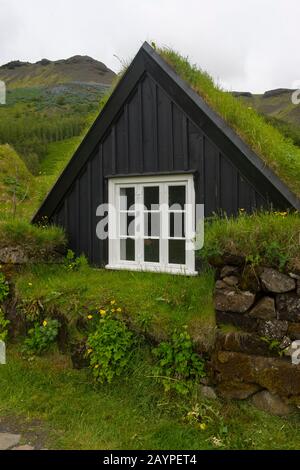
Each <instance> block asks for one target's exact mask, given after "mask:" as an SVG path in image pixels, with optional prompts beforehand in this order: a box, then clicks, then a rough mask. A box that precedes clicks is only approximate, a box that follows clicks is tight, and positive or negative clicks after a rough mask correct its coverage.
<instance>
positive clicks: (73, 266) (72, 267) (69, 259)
mask: <svg viewBox="0 0 300 470" xmlns="http://www.w3.org/2000/svg"><path fill="white" fill-rule="evenodd" d="M87 265H88V261H87V259H86V257H85V256H84V255H81V256H78V257H76V256H75V253H74V251H72V250H68V251H67V255H66V257H65V262H64V266H65V268H66V269H67V271H77V270H78V269H80V268H82V267H84V266H87Z"/></svg>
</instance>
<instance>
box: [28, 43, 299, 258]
mask: <svg viewBox="0 0 300 470" xmlns="http://www.w3.org/2000/svg"><path fill="white" fill-rule="evenodd" d="M184 172H188V173H193V174H194V181H195V190H196V202H197V203H203V204H204V205H205V213H206V215H207V216H209V215H211V214H212V213H214V212H220V211H224V212H226V213H227V214H228V215H230V214H236V213H237V212H238V209H239V208H244V209H245V210H247V211H249V212H250V211H252V210H255V209H258V208H267V207H270V204H272V205H273V207H275V208H278V209H286V208H290V207H295V208H297V209H299V208H300V203H299V200H298V199H297V198H296V197H295V196H294V195H293V194H292V193H291V192H290V191H289V189H288V188H287V187H286V185H285V184H284V183H282V181H281V180H280V179H279V178H278V177H277V176H276V175H275V174H274V173H273V172H272V171H271V170H270V169H268V168H267V167H266V166H265V164H264V162H263V161H262V160H261V159H260V158H259V157H258V156H257V155H256V154H255V153H254V152H253V151H252V150H250V149H249V147H247V146H246V145H245V143H244V142H243V141H242V140H241V139H240V138H239V137H238V136H237V134H236V133H235V132H234V131H232V130H231V129H230V128H229V127H228V126H227V125H226V124H225V122H224V121H223V120H222V119H221V118H220V117H219V116H218V115H217V114H216V113H215V112H213V111H212V110H211V108H210V107H209V106H208V105H207V104H206V103H205V102H204V101H203V99H202V98H201V97H199V96H198V95H197V94H196V93H195V92H194V91H193V90H191V89H190V88H189V87H188V85H187V84H186V83H185V82H183V81H182V80H181V79H180V78H179V77H178V76H177V75H176V74H175V73H174V71H173V70H172V69H171V68H170V67H169V66H168V65H167V64H166V63H165V61H164V60H163V59H162V58H161V57H160V56H159V55H158V54H157V53H156V52H155V51H154V50H153V49H152V48H151V47H150V46H149V45H148V44H147V43H145V44H144V45H143V46H142V48H141V49H140V51H139V52H138V54H137V55H136V57H135V59H134V60H133V62H132V63H131V65H130V66H129V68H128V70H127V71H126V73H125V74H124V76H123V78H122V79H121V81H120V83H119V84H118V86H117V87H116V89H115V90H114V92H113V94H112V95H111V97H110V99H109V100H108V102H107V104H106V106H105V108H104V109H103V111H102V112H101V114H100V116H99V117H98V118H97V120H96V121H95V123H94V124H93V126H92V127H91V129H90V131H89V132H88V134H87V136H86V137H85V139H84V140H83V142H82V144H81V145H80V146H79V148H78V150H77V151H76V153H75V154H74V156H73V158H72V159H71V161H70V163H69V164H68V165H67V167H66V169H65V170H64V172H63V173H62V175H61V176H60V178H59V179H58V181H57V183H56V184H55V185H54V187H53V189H52V191H51V192H50V193H49V195H48V196H47V198H46V199H45V201H44V203H43V204H42V206H41V208H40V209H39V211H38V212H37V214H36V215H35V217H34V219H33V221H34V222H38V221H39V220H41V219H42V218H43V217H47V218H48V219H49V220H50V221H52V222H55V223H58V224H60V225H62V226H63V227H65V228H66V231H67V233H68V234H69V237H70V245H71V248H72V249H73V250H74V251H75V252H76V253H77V254H79V253H82V252H83V253H85V254H86V255H87V256H88V258H89V259H90V261H92V262H94V263H96V264H103V263H105V262H107V243H106V242H101V241H99V240H98V239H97V237H96V233H95V228H96V224H97V222H98V221H99V217H97V216H96V209H97V207H98V206H99V204H101V203H105V202H107V198H108V195H107V190H108V179H109V178H112V177H114V176H123V175H124V176H125V175H128V176H129V175H130V176H132V175H141V174H143V175H146V174H148V175H152V174H164V173H165V174H172V173H184Z"/></svg>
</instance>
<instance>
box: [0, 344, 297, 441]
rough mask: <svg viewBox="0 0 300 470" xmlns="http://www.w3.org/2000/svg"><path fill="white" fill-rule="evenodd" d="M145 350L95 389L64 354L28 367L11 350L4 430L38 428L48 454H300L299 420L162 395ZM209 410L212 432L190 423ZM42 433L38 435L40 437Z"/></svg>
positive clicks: (5, 370)
mask: <svg viewBox="0 0 300 470" xmlns="http://www.w3.org/2000/svg"><path fill="white" fill-rule="evenodd" d="M152 365H153V364H152V359H151V356H150V355H149V351H148V349H147V348H145V349H142V350H138V351H137V353H136V360H135V361H134V362H133V363H132V367H131V370H130V371H128V372H127V375H126V376H125V377H124V376H123V377H121V378H120V379H118V380H116V381H114V382H113V383H112V384H111V385H96V384H94V382H93V381H92V379H91V376H90V375H89V373H88V371H86V370H81V371H76V370H72V369H70V367H69V364H68V359H67V358H66V357H63V356H60V355H58V354H54V355H49V356H47V357H45V358H40V359H36V360H35V361H33V362H28V361H25V360H24V359H22V358H21V357H20V355H19V353H18V351H17V348H16V347H14V348H9V350H8V364H7V365H6V366H1V367H0V381H1V387H0V414H1V419H2V422H4V423H5V418H6V417H9V420H10V422H12V421H13V420H14V419H15V420H16V422H23V423H28V424H27V425H28V427H29V426H30V422H31V420H32V421H36V420H40V421H39V423H40V424H39V429H40V431H41V432H42V433H43V435H44V437H45V439H46V442H44V446H45V447H47V448H50V449H98V450H99V449H106V450H107V449H111V450H114V449H155V450H156V449H157V450H160V449H164V450H165V449H174V450H175V449H177V450H180V449H190V450H193V449H200V450H202V449H298V448H299V440H300V421H299V416H298V415H297V416H296V415H295V416H291V417H289V418H286V419H283V418H279V417H274V416H270V415H267V414H265V413H263V412H260V411H258V410H256V409H254V408H253V407H252V406H251V405H250V404H248V403H245V402H242V403H241V402H240V403H235V402H230V403H225V402H221V401H218V400H217V401H214V402H207V401H206V402H203V400H202V399H201V397H200V396H199V394H198V392H197V390H196V389H195V390H194V391H193V392H192V393H191V395H190V396H189V397H188V398H182V397H176V396H170V397H168V396H167V395H163V394H162V390H161V388H160V387H159V386H158V385H157V384H156V383H155V382H154V381H153V379H152V378H151V377H149V376H151V370H152ZM197 403H198V404H204V405H205V410H206V411H205V413H203V414H202V416H203V418H204V415H205V414H207V415H209V416H210V417H211V418H212V419H211V420H210V421H208V420H207V419H206V418H204V421H207V422H208V425H207V428H206V430H204V431H202V430H200V429H199V427H197V426H196V425H194V424H192V423H188V422H187V421H186V415H187V413H188V412H189V411H191V410H192V409H194V406H195V405H196V404H197ZM37 431H38V430H37Z"/></svg>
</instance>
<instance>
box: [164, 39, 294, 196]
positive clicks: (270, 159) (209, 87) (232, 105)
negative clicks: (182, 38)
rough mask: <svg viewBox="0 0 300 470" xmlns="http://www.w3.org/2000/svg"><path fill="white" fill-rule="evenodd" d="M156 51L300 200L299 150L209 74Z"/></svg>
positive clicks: (175, 56)
mask: <svg viewBox="0 0 300 470" xmlns="http://www.w3.org/2000/svg"><path fill="white" fill-rule="evenodd" d="M157 52H158V53H159V54H160V55H161V57H162V58H163V59H164V60H165V61H166V62H167V63H168V64H169V65H170V66H171V67H172V68H173V69H174V70H175V72H176V73H177V74H178V75H179V76H180V77H181V78H182V79H183V80H185V81H186V82H187V83H188V84H189V85H190V86H191V88H192V89H193V90H194V91H195V92H196V93H198V94H199V95H200V96H201V97H202V98H203V99H204V100H205V101H206V102H207V104H208V105H210V106H211V108H212V109H213V110H214V111H216V112H217V113H218V114H219V115H220V116H221V117H222V118H223V119H224V120H225V121H226V123H227V124H228V125H229V126H230V127H231V128H233V129H234V130H235V132H236V133H237V134H238V135H239V136H240V137H241V138H242V139H243V140H244V141H245V142H246V143H247V144H248V145H249V147H251V148H252V150H253V151H254V152H255V153H256V154H257V155H259V156H260V157H261V159H262V160H263V161H264V162H265V163H266V165H268V166H269V167H270V168H271V169H272V170H273V171H274V173H276V174H277V175H278V177H279V178H280V179H281V180H282V181H284V182H285V183H286V184H287V186H288V187H289V188H290V190H291V191H292V192H293V193H295V195H296V196H298V197H300V148H299V147H297V146H295V145H294V144H293V143H292V141H291V140H289V139H287V138H286V137H284V136H283V135H282V134H281V133H280V132H279V131H278V130H277V129H275V128H274V127H273V126H272V125H270V124H268V123H267V121H266V120H265V119H264V117H263V116H261V115H259V114H258V113H257V112H256V111H255V110H254V109H253V108H251V107H247V105H245V104H244V103H243V102H241V101H240V100H238V99H237V98H235V97H234V96H232V95H231V94H230V93H228V92H225V91H224V90H222V89H221V88H220V87H219V86H218V85H216V84H215V83H214V80H213V79H212V77H210V76H209V75H208V73H206V72H204V71H203V70H201V69H200V68H199V67H198V66H197V65H194V64H191V63H190V61H189V60H188V58H187V57H183V56H182V55H180V54H179V53H178V52H176V51H174V50H172V49H169V48H160V49H158V50H157Z"/></svg>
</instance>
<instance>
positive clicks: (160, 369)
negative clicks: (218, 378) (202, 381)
mask: <svg viewBox="0 0 300 470" xmlns="http://www.w3.org/2000/svg"><path fill="white" fill-rule="evenodd" d="M153 354H154V356H155V357H156V358H157V360H158V362H157V365H156V366H155V368H154V371H153V372H154V375H155V377H156V378H157V379H158V381H159V382H161V383H162V384H163V386H164V389H165V391H166V392H168V391H170V390H171V389H174V390H175V391H177V392H179V393H182V394H186V393H188V391H189V389H190V387H191V385H192V384H193V383H194V382H197V381H198V379H199V378H201V377H204V376H205V375H206V374H205V370H204V369H205V363H204V360H203V359H202V358H200V356H199V355H198V354H196V353H194V351H193V343H192V340H191V337H190V335H189V334H188V332H187V331H186V327H185V329H184V330H183V331H178V330H177V329H175V330H174V332H173V334H172V338H171V341H169V342H167V341H164V342H162V343H160V344H159V345H158V346H157V347H156V348H154V349H153Z"/></svg>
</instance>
